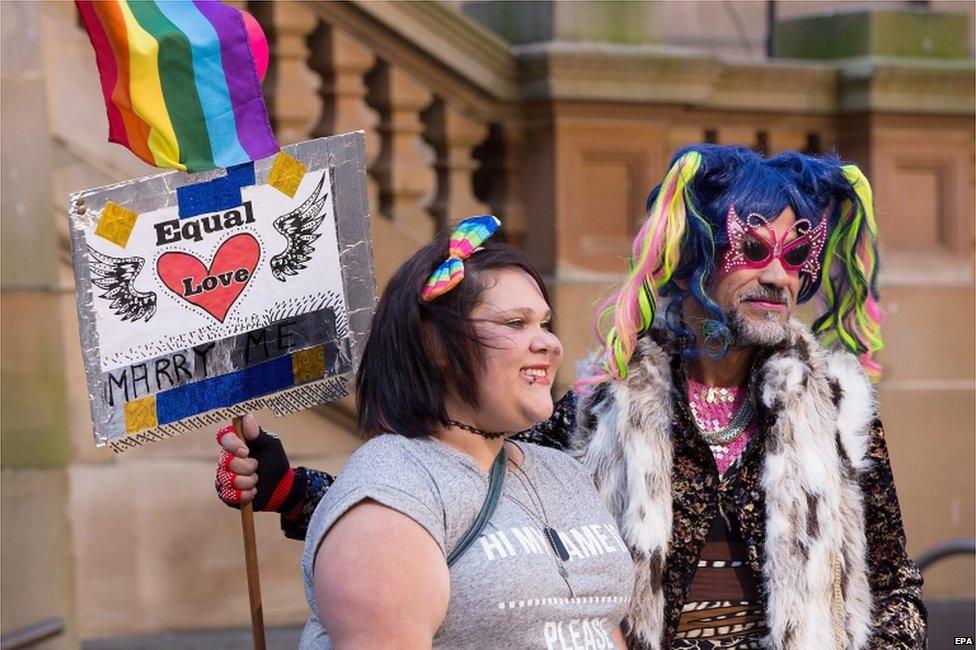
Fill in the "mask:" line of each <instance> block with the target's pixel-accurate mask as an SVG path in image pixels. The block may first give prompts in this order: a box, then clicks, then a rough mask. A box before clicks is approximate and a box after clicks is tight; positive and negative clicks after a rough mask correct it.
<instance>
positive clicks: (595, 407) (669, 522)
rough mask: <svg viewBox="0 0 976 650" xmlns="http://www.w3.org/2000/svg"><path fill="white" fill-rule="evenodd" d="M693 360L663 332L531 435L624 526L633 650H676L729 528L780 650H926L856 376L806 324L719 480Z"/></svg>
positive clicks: (866, 397)
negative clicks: (702, 560)
mask: <svg viewBox="0 0 976 650" xmlns="http://www.w3.org/2000/svg"><path fill="white" fill-rule="evenodd" d="M681 347H682V346H681V345H680V342H678V341H675V340H673V339H672V338H671V337H670V336H669V335H668V334H666V333H664V332H662V331H653V332H651V333H650V335H648V336H646V337H644V338H643V339H642V340H641V341H640V344H639V347H638V352H637V354H635V357H634V359H633V360H632V362H631V366H630V373H629V376H628V379H627V380H626V381H624V382H618V383H615V384H610V383H607V384H602V385H600V386H598V387H596V388H595V389H593V390H591V391H590V392H588V393H587V394H586V395H584V396H582V397H581V398H578V397H577V396H576V395H575V394H574V393H572V392H570V393H569V394H567V396H566V397H564V398H563V399H562V400H561V401H560V402H559V404H557V407H556V410H555V413H554V415H553V417H552V418H551V419H550V420H548V421H547V422H544V423H541V424H540V425H539V426H537V427H536V428H534V429H532V430H530V431H529V432H526V433H524V434H521V437H522V439H526V440H530V441H532V442H537V443H540V444H547V445H549V446H554V447H559V448H563V449H568V450H570V451H571V453H574V455H576V456H577V457H578V458H579V459H580V460H581V462H583V463H584V465H586V466H587V467H588V468H589V469H590V470H591V471H592V472H593V475H594V482H595V483H596V485H597V488H598V489H599V491H600V492H601V494H602V495H603V496H604V498H605V499H606V501H607V504H608V506H609V507H610V509H611V511H612V512H613V513H614V515H615V516H616V518H617V522H618V525H619V527H620V530H621V534H622V536H623V538H624V539H625V540H626V541H627V542H628V544H629V545H630V546H631V551H632V553H633V556H634V559H635V562H636V564H637V568H638V573H637V575H638V580H637V584H636V585H635V591H634V599H633V601H632V604H631V611H630V615H629V617H628V620H627V622H626V631H627V636H628V645H629V646H630V647H632V648H641V649H643V648H667V647H669V646H670V642H671V638H672V635H673V634H674V631H675V629H676V627H677V623H678V618H679V617H680V614H681V607H682V605H683V604H684V602H685V600H686V597H687V594H688V590H689V588H690V586H691V581H692V578H693V577H694V573H695V569H696V567H697V564H698V557H699V554H700V553H701V549H702V547H703V546H704V543H705V539H706V536H707V534H708V530H709V527H710V525H711V522H712V519H713V517H715V516H725V517H726V519H727V521H729V522H731V523H732V525H736V526H738V529H739V532H740V534H741V535H742V537H743V539H744V540H745V542H746V547H747V560H748V564H749V567H750V569H751V570H752V571H753V573H754V575H755V577H756V581H757V584H758V585H759V591H760V598H761V600H762V604H763V606H764V610H765V612H766V624H767V627H768V628H769V638H768V639H767V642H768V645H769V647H771V648H777V649H779V648H781V649H783V650H786V649H791V648H795V649H798V650H808V649H811V648H813V649H819V648H824V649H833V648H877V649H885V650H887V649H892V648H924V647H925V644H926V641H925V638H926V632H925V609H924V606H923V604H922V601H921V584H922V579H921V575H920V573H919V571H918V569H917V568H916V567H915V565H914V564H913V563H912V561H911V559H909V557H908V555H907V553H906V551H905V536H904V532H903V529H902V522H901V514H900V511H899V506H898V499H897V496H896V494H895V487H894V482H893V478H892V474H891V467H890V464H889V460H888V452H887V449H886V446H885V441H884V432H883V429H882V427H881V423H880V422H879V421H878V420H877V417H876V412H875V402H874V397H873V390H872V388H871V386H870V384H869V383H868V381H867V378H866V377H865V376H864V374H863V372H862V371H861V369H860V367H859V366H858V365H857V363H856V360H854V358H853V357H851V356H850V355H847V354H843V353H830V352H828V351H826V350H824V349H823V348H822V347H821V346H820V344H819V343H817V342H816V341H815V340H814V339H813V337H812V336H811V335H810V333H809V331H808V330H806V328H804V327H803V326H802V325H799V324H794V325H793V327H792V330H791V334H790V338H789V341H788V342H787V343H786V344H784V345H782V346H780V347H779V348H777V349H774V350H769V351H766V352H765V353H763V354H761V355H760V356H759V358H758V359H757V360H756V361H755V363H754V366H753V368H754V370H753V376H752V379H751V382H750V395H751V399H752V400H753V403H754V406H755V409H756V412H757V414H758V417H759V427H758V431H757V434H756V435H755V436H754V437H753V439H752V441H750V444H749V447H748V448H747V449H746V450H745V452H744V453H743V454H742V456H741V457H740V458H739V460H738V461H737V462H736V464H735V465H734V466H733V467H732V468H730V469H729V471H728V472H726V474H725V477H724V478H721V479H720V478H719V475H718V471H717V469H716V466H715V462H714V459H713V457H712V454H711V451H710V450H709V448H708V446H707V445H706V444H705V443H704V442H703V441H702V440H701V439H700V438H699V437H698V436H697V435H696V434H695V433H694V428H693V425H692V421H691V416H690V414H689V412H688V409H687V406H686V404H687V400H686V394H687V389H686V382H685V376H684V367H683V363H682V361H681V354H680V349H681ZM577 402H578V403H577ZM308 476H309V481H308V485H309V489H308V492H307V499H306V503H305V507H304V510H303V515H302V517H300V518H299V520H298V521H296V522H286V521H284V520H283V528H284V529H285V532H286V534H287V535H289V536H290V537H296V538H302V537H304V532H305V531H304V527H305V526H307V519H308V517H310V516H311V513H312V512H313V511H314V508H315V505H316V504H317V502H318V500H319V499H320V498H321V495H322V494H323V493H324V491H325V489H327V487H328V485H329V484H330V483H331V477H328V476H327V475H323V474H321V473H318V472H316V471H315V470H308Z"/></svg>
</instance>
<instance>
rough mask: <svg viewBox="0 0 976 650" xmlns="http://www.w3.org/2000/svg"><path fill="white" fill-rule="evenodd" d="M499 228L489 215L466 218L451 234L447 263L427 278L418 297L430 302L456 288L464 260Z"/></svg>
mask: <svg viewBox="0 0 976 650" xmlns="http://www.w3.org/2000/svg"><path fill="white" fill-rule="evenodd" d="M501 225H502V222H501V221H499V220H498V218H497V217H494V216H492V215H490V214H483V215H481V216H480V217H469V218H467V219H465V220H464V221H462V222H461V223H459V224H458V225H457V228H455V229H454V232H453V233H451V241H450V243H449V244H448V247H447V259H446V260H444V261H443V262H442V263H441V264H439V265H438V266H437V268H436V269H434V272H433V273H431V274H430V277H429V278H428V279H427V285H426V286H425V287H424V290H423V292H422V293H421V294H420V297H421V298H423V299H424V300H425V301H427V302H430V301H431V300H433V299H434V298H437V297H438V296H443V295H444V294H445V293H447V292H448V291H450V290H451V289H453V288H454V287H456V286H457V285H458V283H459V282H461V280H463V279H464V260H466V259H468V258H469V257H471V254H472V253H473V252H475V251H476V250H478V247H479V246H481V245H482V244H484V243H485V242H486V241H487V240H488V238H489V237H491V236H492V235H494V234H495V231H496V230H498V227H499V226H501Z"/></svg>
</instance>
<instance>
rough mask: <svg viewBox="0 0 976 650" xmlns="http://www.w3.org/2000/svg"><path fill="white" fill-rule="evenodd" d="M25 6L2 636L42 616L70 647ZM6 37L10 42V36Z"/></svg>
mask: <svg viewBox="0 0 976 650" xmlns="http://www.w3.org/2000/svg"><path fill="white" fill-rule="evenodd" d="M38 6H39V5H37V4H34V3H21V2H4V3H0V20H2V22H3V25H4V40H3V46H2V56H3V72H2V76H0V87H2V97H3V100H2V105H3V119H2V121H0V141H2V144H0V147H2V151H3V155H2V165H0V175H2V181H3V199H2V203H3V205H2V213H3V219H2V221H0V242H2V245H0V247H2V252H0V260H2V283H0V296H2V304H3V306H2V310H0V313H2V316H0V330H2V350H3V352H2V356H0V375H2V380H0V381H2V384H3V393H2V400H0V401H2V406H0V411H2V414H3V415H2V418H3V420H2V434H0V456H2V463H3V465H2V472H0V475H2V483H3V485H2V495H3V504H2V512H3V521H2V528H3V552H2V555H3V558H2V563H3V578H2V590H0V591H2V594H0V600H2V619H3V629H2V633H3V634H8V633H10V632H13V631H14V630H17V629H20V628H22V627H25V626H28V625H32V624H34V623H37V622H39V621H41V620H43V619H46V618H50V617H54V616H57V617H61V618H62V619H64V620H65V622H66V624H67V626H66V632H65V634H63V635H61V636H59V637H57V638H56V639H54V640H52V641H48V642H47V644H46V645H45V647H47V648H71V647H78V641H77V630H76V627H75V621H74V566H73V561H72V555H71V529H70V525H69V521H68V515H67V506H68V495H69V493H70V486H69V477H68V465H69V463H70V462H71V447H70V440H69V436H68V426H67V416H66V408H67V407H66V392H65V386H66V380H65V368H64V358H63V357H64V352H63V346H62V329H61V328H62V322H61V319H60V309H59V299H60V297H59V295H58V263H59V262H58V255H57V230H56V228H55V221H54V219H55V211H54V201H56V200H58V199H56V198H55V197H54V192H53V185H52V181H51V154H50V149H49V145H50V140H51V135H50V132H49V130H48V123H47V105H46V104H47V102H46V96H45V89H44V74H43V68H42V63H43V57H42V55H41V52H42V43H41V26H40V19H39V16H38ZM8 36H9V37H10V38H8Z"/></svg>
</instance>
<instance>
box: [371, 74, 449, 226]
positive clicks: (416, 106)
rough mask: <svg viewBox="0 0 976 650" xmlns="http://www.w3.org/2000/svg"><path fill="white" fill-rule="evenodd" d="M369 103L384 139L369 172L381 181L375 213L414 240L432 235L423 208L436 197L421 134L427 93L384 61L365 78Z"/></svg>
mask: <svg viewBox="0 0 976 650" xmlns="http://www.w3.org/2000/svg"><path fill="white" fill-rule="evenodd" d="M366 83H367V86H368V87H369V92H368V94H367V101H368V102H369V104H370V105H371V106H373V107H374V108H375V109H376V110H377V112H378V113H379V116H380V123H379V126H378V127H377V130H378V131H379V133H380V137H381V139H382V142H381V145H380V153H379V156H378V157H377V159H376V163H375V164H374V165H373V168H372V172H373V175H374V176H375V178H376V181H377V182H378V183H379V199H380V200H379V211H380V213H381V214H383V215H384V216H385V217H387V218H388V219H390V220H391V221H392V222H393V224H394V225H395V226H396V227H397V229H398V230H399V231H400V232H402V233H404V234H405V235H407V236H409V237H411V238H412V239H413V240H414V242H415V243H416V242H426V241H427V240H429V239H430V238H431V237H432V236H433V234H434V220H433V219H431V218H430V215H429V213H428V212H427V206H428V204H429V203H430V201H431V199H432V198H433V195H434V188H435V182H436V178H435V175H434V168H433V164H434V152H433V150H432V149H431V148H430V146H428V145H427V144H426V143H425V142H424V141H423V139H422V138H421V134H422V133H423V130H424V125H423V123H422V122H421V120H420V113H421V111H423V110H424V109H425V108H426V107H427V106H428V105H429V104H430V102H431V100H432V99H433V95H432V94H431V92H430V91H429V90H427V89H426V88H424V87H423V86H421V85H420V84H418V83H417V82H416V81H415V80H414V79H413V78H412V77H410V76H409V75H408V74H406V73H405V72H403V71H401V70H398V69H396V68H394V67H393V66H392V65H390V64H389V63H387V62H385V61H381V62H379V63H378V64H377V65H376V67H375V68H374V69H373V71H372V72H370V74H369V75H367V77H366Z"/></svg>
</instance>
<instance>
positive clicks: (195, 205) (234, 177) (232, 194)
mask: <svg viewBox="0 0 976 650" xmlns="http://www.w3.org/2000/svg"><path fill="white" fill-rule="evenodd" d="M254 183H255V178H254V163H253V162H249V163H244V164H243V165H234V166H233V167H228V168H227V175H226V176H221V177H220V178H215V179H213V180H212V181H204V182H202V183H193V184H192V185H184V186H183V187H177V188H176V201H177V203H179V209H180V219H189V218H190V217H195V216H197V215H201V214H207V213H209V212H222V211H224V210H230V209H231V208H236V207H237V206H239V205H241V203H243V199H241V188H242V187H249V186H251V185H254Z"/></svg>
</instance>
